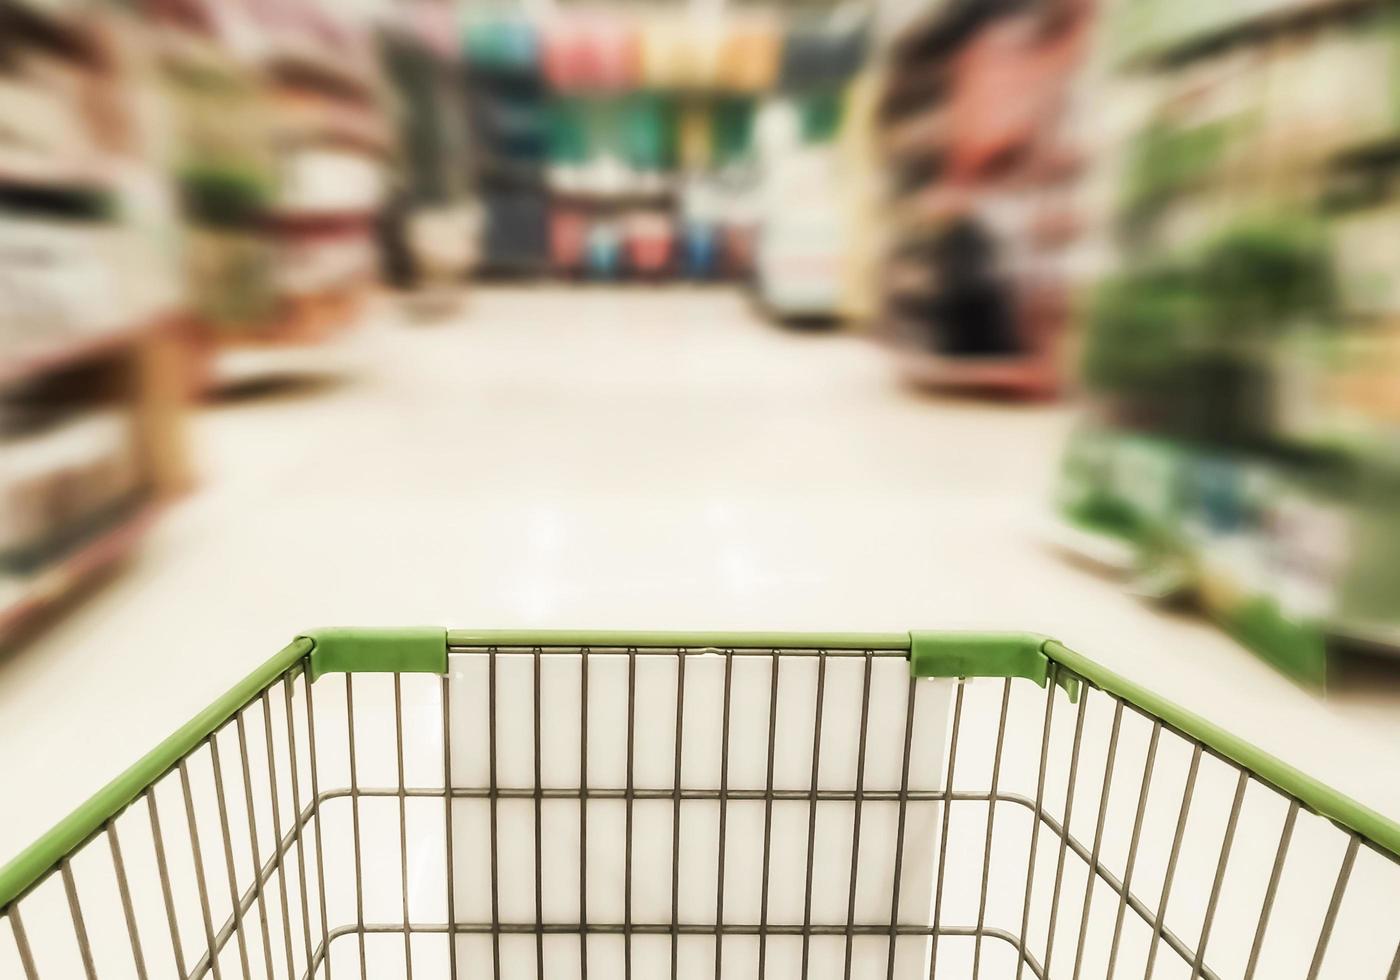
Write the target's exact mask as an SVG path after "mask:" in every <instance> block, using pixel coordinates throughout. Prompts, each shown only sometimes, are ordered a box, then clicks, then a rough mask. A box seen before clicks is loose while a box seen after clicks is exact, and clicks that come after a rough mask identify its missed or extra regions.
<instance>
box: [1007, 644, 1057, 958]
mask: <svg viewBox="0 0 1400 980" xmlns="http://www.w3.org/2000/svg"><path fill="white" fill-rule="evenodd" d="M1059 678H1060V666H1059V664H1051V665H1050V672H1049V676H1048V677H1047V678H1046V681H1045V726H1044V728H1043V729H1042V730H1041V733H1040V774H1039V775H1038V776H1037V777H1036V781H1035V812H1034V813H1032V814H1031V849H1030V856H1029V857H1028V858H1027V859H1026V898H1025V901H1024V903H1023V904H1022V906H1021V932H1020V937H1021V954H1022V955H1021V959H1020V962H1018V963H1017V964H1016V980H1021V976H1022V974H1023V973H1024V972H1025V969H1026V958H1027V954H1028V952H1029V951H1028V950H1027V947H1028V946H1029V945H1030V940H1029V938H1028V936H1027V933H1028V932H1029V930H1030V924H1031V897H1032V896H1033V895H1034V894H1035V852H1036V848H1037V846H1038V845H1039V844H1040V824H1041V820H1040V818H1041V816H1042V815H1043V814H1044V812H1045V765H1046V763H1047V762H1048V761H1049V758H1050V727H1051V724H1052V722H1053V720H1054V716H1055V685H1056V683H1057V682H1058V681H1059ZM1067 829H1068V828H1067Z"/></svg>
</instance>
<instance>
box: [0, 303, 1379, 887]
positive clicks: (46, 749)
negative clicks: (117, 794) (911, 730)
mask: <svg viewBox="0 0 1400 980" xmlns="http://www.w3.org/2000/svg"><path fill="white" fill-rule="evenodd" d="M392 321H393V318H392V317H391V316H388V315H386V316H383V317H379V318H378V321H377V322H376V323H374V324H372V325H371V326H370V327H369V328H368V329H366V330H365V331H363V332H362V333H361V334H359V335H358V336H357V337H356V339H355V341H354V343H353V345H351V347H350V348H349V349H347V350H346V351H344V352H342V358H341V359H342V362H343V363H342V365H341V372H342V375H343V377H342V379H341V380H340V381H338V382H335V383H327V384H325V385H322V386H320V387H317V388H314V389H311V390H297V391H288V392H282V393H270V394H268V395H267V396H266V397H261V398H252V399H246V400H242V401H240V402H238V403H236V404H232V405H228V406H225V407H221V408H219V409H217V410H213V411H208V412H205V413H202V414H201V415H200V417H199V418H198V419H197V420H196V421H195V423H194V433H193V435H194V437H195V439H196V441H197V447H198V451H199V457H200V465H201V470H202V474H203V487H202V489H201V490H200V492H199V493H198V494H196V495H195V496H193V497H192V498H191V499H189V500H188V501H187V502H185V503H183V504H181V505H180V506H179V507H178V508H177V509H176V510H175V511H174V512H173V513H172V514H171V515H170V517H169V519H168V520H167V521H166V522H165V523H164V524H163V525H162V526H161V527H160V529H159V530H158V531H157V533H156V534H155V535H154V537H153V538H152V539H151V540H150V542H149V544H148V546H147V547H146V548H145V549H143V551H142V553H141V554H140V556H139V557H138V559H137V560H136V561H134V562H133V563H132V565H131V567H130V568H128V569H127V570H126V571H125V573H124V574H123V575H121V576H120V577H119V578H118V579H117V580H115V581H114V582H112V583H111V584H110V586H109V587H107V588H105V589H103V590H102V591H100V592H99V593H97V594H96V595H94V596H93V597H92V598H91V599H90V600H89V601H87V602H85V603H84V604H83V605H82V606H81V607H79V608H78V609H77V610H75V611H74V612H73V613H72V614H71V615H69V616H67V617H66V618H65V619H64V620H63V621H62V622H61V623H59V624H58V625H57V626H56V627H55V628H53V629H52V630H50V631H48V632H47V633H45V634H44V635H43V636H42V637H41V638H40V639H39V641H38V642H35V643H34V644H32V645H31V646H29V647H28V648H26V649H25V650H23V651H21V652H20V653H19V654H18V655H15V656H13V657H11V658H10V659H8V660H7V661H5V662H4V663H0V786H3V787H4V792H3V794H0V798H3V801H4V802H3V805H0V859H4V858H6V857H8V856H10V855H12V854H13V853H14V852H16V851H17V850H18V849H19V848H20V847H22V846H23V845H24V844H26V843H28V841H29V840H30V839H32V838H33V837H34V836H35V835H36V834H38V833H39V832H40V831H42V830H43V829H45V828H46V827H47V826H48V825H49V824H51V823H52V822H53V821H54V820H56V819H57V818H58V817H59V816H61V815H62V814H63V813H65V812H66V811H67V810H68V809H70V808H71V807H73V806H74V805H76V804H77V803H79V802H80V801H81V800H82V799H83V798H85V797H86V796H87V795H88V794H89V793H91V792H92V791H93V790H94V789H96V788H97V787H98V786H99V785H100V784H101V783H102V782H103V781H105V780H106V779H108V778H109V777H111V776H112V775H114V774H116V773H117V772H118V771H119V770H120V769H121V768H123V767H124V766H125V765H126V764H127V763H129V762H131V761H132V760H133V759H134V758H135V757H136V756H137V755H139V754H140V753H141V752H142V751H144V750H145V749H147V748H149V747H150V746H152V745H154V744H155V743H156V742H157V741H158V740H159V739H160V738H161V737H162V736H164V735H165V734H167V733H168V732H169V731H171V730H172V729H173V728H175V727H176V726H177V725H178V724H180V723H181V722H183V721H185V720H186V719H187V718H188V717H189V716H190V715H192V714H193V713H194V712H195V711H197V710H198V709H199V708H201V707H202V706H203V705H204V704H206V703H207V702H208V701H210V700H211V699H212V698H214V697H215V696H216V695H217V694H219V693H220V692H222V691H223V690H225V689H226V688H228V687H229V686H230V685H232V684H233V682H234V681H235V680H236V679H237V678H239V677H240V676H241V675H243V674H244V673H245V672H247V671H248V670H249V669H250V668H251V667H252V666H254V665H255V664H256V663H257V662H260V661H261V660H262V659H264V658H265V657H266V656H268V655H269V654H270V653H272V652H273V651H275V650H276V649H277V648H278V647H280V646H281V645H282V643H283V642H284V641H285V640H287V639H288V638H289V637H291V636H292V635H293V634H294V633H295V632H296V631H298V630H299V629H303V628H306V627H308V626H314V625H322V624H364V625H378V624H408V623H433V624H445V625H449V626H541V627H545V626H575V627H604V626H607V627H654V628H686V627H691V628H745V627H767V628H775V629H846V630H860V629H880V630H902V629H908V628H913V627H919V628H927V627H958V628H978V627H995V628H1020V629H1031V630H1038V631H1042V632H1046V633H1051V634H1055V635H1058V636H1059V637H1061V638H1062V639H1064V640H1065V641H1067V642H1069V643H1070V644H1071V645H1073V646H1076V647H1078V648H1079V649H1081V650H1082V651H1083V652H1085V653H1087V654H1089V655H1091V656H1093V657H1095V658H1097V659H1099V660H1101V661H1103V662H1105V663H1107V664H1109V665H1111V666H1112V667H1114V668H1115V669H1117V670H1119V671H1121V672H1122V673H1125V674H1127V675H1129V676H1131V677H1133V678H1136V679H1138V680H1141V681H1143V682H1145V683H1147V684H1150V685H1151V686H1153V687H1155V688H1157V689H1159V690H1160V691H1162V692H1163V693H1165V694H1167V695H1168V696H1170V697H1171V698H1173V699H1175V700H1178V701H1180V702H1182V703H1184V704H1186V705H1187V706H1188V707H1191V708H1193V709H1195V710H1197V711H1199V712H1201V713H1203V714H1205V715H1207V716H1209V717H1211V718H1213V719H1215V720H1217V721H1219V722H1221V723H1222V724H1225V725H1227V726H1229V727H1231V728H1234V729H1235V730H1237V731H1238V732H1240V733H1241V734H1243V735H1245V736H1247V737H1249V738H1251V739H1253V740H1255V741H1257V742H1259V743H1261V744H1262V745H1264V746H1266V747H1267V748H1269V749H1270V750H1272V751H1274V752H1275V753H1276V754H1278V755H1281V756H1283V757H1284V758H1285V759H1287V760H1289V761H1291V762H1293V763H1294V764H1296V765H1298V766H1300V767H1301V768H1303V769H1306V770H1308V771H1310V772H1313V773H1316V774H1317V775H1319V776H1322V777H1324V778H1325V779H1327V780H1329V781H1331V782H1333V783H1335V784H1337V785H1338V786H1339V787H1341V788H1342V789H1343V790H1345V791H1346V792H1348V793H1351V794H1352V795H1354V796H1356V797H1358V798H1360V799H1361V800H1363V801H1364V802H1367V803H1369V804H1370V805H1372V806H1374V807H1376V808H1378V809H1381V810H1382V811H1383V812H1386V813H1388V814H1392V815H1400V763H1397V759H1400V690H1397V687H1396V685H1394V684H1391V685H1389V686H1387V685H1385V684H1380V685H1375V686H1370V687H1367V688H1365V689H1364V690H1360V691H1357V690H1352V691H1349V692H1347V693H1346V694H1344V695H1343V696H1334V697H1333V698H1332V699H1330V700H1328V701H1321V700H1318V699H1317V698H1315V697H1314V696H1313V695H1311V694H1309V693H1307V692H1304V691H1302V690H1299V689H1298V688H1296V687H1294V686H1293V685H1292V684H1290V683H1289V682H1288V681H1286V680H1284V679H1283V678H1281V677H1280V676H1278V675H1277V674H1276V673H1274V672H1273V671H1272V670H1271V669H1270V668H1268V667H1267V666H1265V665H1264V664H1262V663H1261V662H1259V661H1258V660H1256V659H1255V658H1254V657H1252V656H1250V655H1249V654H1247V653H1245V652H1243V651H1242V650H1240V649H1239V648H1237V647H1236V646H1235V645H1234V644H1233V643H1231V642H1230V641H1228V640H1227V639H1225V638H1223V637H1222V636H1221V635H1220V634H1219V633H1218V632H1217V631H1215V630H1214V629H1212V628H1211V627H1209V626H1207V625H1204V624H1202V623H1199V622H1197V621H1195V620H1192V619H1190V618H1183V617H1175V616H1168V615H1166V614H1164V613H1161V612H1159V611H1156V610H1154V609H1152V608H1150V607H1147V606H1145V605H1143V604H1141V603H1140V602H1138V601H1136V600H1134V599H1132V598H1129V597H1127V596H1125V595H1123V594H1122V593H1121V592H1120V591H1119V589H1118V588H1117V587H1116V586H1115V585H1113V584H1112V583H1110V582H1108V581H1106V580H1105V579H1104V578H1103V577H1101V576H1098V575H1095V574H1092V573H1090V572H1087V571H1085V570H1082V569H1077V568H1075V567H1072V566H1071V565H1069V564H1068V563H1066V562H1065V561H1064V560H1063V559H1062V558H1061V557H1060V556H1058V555H1056V554H1054V553H1052V552H1051V551H1050V550H1049V549H1048V548H1046V547H1044V546H1043V544H1042V543H1041V541H1040V530H1039V522H1040V521H1041V520H1042V518H1043V517H1044V514H1045V511H1046V506H1047V500H1048V499H1049V493H1050V486H1051V483H1052V479H1053V473H1054V467H1055V462H1056V456H1057V452H1058V445H1059V443H1060V441H1061V439H1062V438H1063V436H1064V434H1065V432H1066V431H1067V429H1068V427H1069V425H1070V424H1071V421H1072V416H1071V413H1070V412H1069V411H1068V410H1066V409H1059V408H1052V409H1046V408H1027V407H1010V406H997V405H988V404H979V403H975V402H968V401H961V400H954V399H946V398H930V397H927V396H918V395H915V394H912V393H910V392H907V391H904V390H901V389H900V388H899V387H898V386H896V385H895V384H894V382H893V377H892V373H891V371H890V370H889V366H888V365H887V364H886V363H885V360H884V357H883V355H882V352H881V351H880V350H878V349H877V348H876V347H874V346H873V345H871V344H868V343H867V342H865V341H862V340H860V339H858V338H853V337H849V336H802V335H795V334H792V333H788V332H783V331H780V330H778V329H776V328H773V327H771V326H768V325H766V324H764V323H763V322H761V321H760V320H758V319H757V318H756V317H755V316H754V314H753V313H752V312H751V311H750V309H749V306H748V304H747V302H746V301H745V300H744V299H743V298H742V297H741V296H738V295H736V294H732V293H729V292H724V291H695V290H670V289H666V290H658V291H651V292H643V291H631V290H594V289H557V288H552V289H536V290H525V289H509V290H491V291H481V292H478V293H477V294H476V295H475V296H474V297H473V298H472V300H471V302H470V304H469V307H468V308H467V310H466V311H465V312H464V314H463V315H462V316H461V317H460V319H459V320H457V321H453V322H450V323H446V324H440V325H434V326H404V325H400V324H397V323H395V322H392Z"/></svg>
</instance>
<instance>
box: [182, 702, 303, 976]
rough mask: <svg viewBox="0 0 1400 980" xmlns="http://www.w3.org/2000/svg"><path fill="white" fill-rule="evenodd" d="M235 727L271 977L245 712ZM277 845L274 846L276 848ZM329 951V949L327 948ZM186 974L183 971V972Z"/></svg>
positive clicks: (265, 961)
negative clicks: (244, 721)
mask: <svg viewBox="0 0 1400 980" xmlns="http://www.w3.org/2000/svg"><path fill="white" fill-rule="evenodd" d="M233 720H234V727H235V729H236V730H237V732H238V755H239V761H240V762H241V763H242V769H243V802H244V803H245V804H246V809H247V814H246V816H247V819H248V843H249V849H250V850H251V851H252V855H253V888H254V890H255V892H256V895H257V900H258V925H259V927H260V931H261V933H262V948H263V966H264V967H265V968H266V970H267V975H268V976H269V977H271V976H272V975H273V972H272V936H271V932H270V931H269V928H268V922H267V896H266V894H265V892H264V884H263V878H262V874H261V869H262V866H263V865H262V854H261V848H260V847H259V845H258V818H257V813H256V807H255V806H254V805H253V774H252V767H251V766H250V765H249V764H248V732H247V727H246V726H245V725H244V723H243V712H242V711H240V712H239V713H238V714H237V715H235V716H234V719H233ZM276 846H277V845H276V844H274V845H273V847H274V848H275V847H276ZM327 948H328V949H329V947H327ZM181 972H182V973H183V972H184V971H183V970H182V971H181Z"/></svg>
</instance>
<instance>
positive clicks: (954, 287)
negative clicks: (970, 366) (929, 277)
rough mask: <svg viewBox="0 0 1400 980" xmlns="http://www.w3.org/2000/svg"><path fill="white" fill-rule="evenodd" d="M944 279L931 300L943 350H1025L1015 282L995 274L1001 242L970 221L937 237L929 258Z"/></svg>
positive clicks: (932, 323) (936, 340)
mask: <svg viewBox="0 0 1400 980" xmlns="http://www.w3.org/2000/svg"><path fill="white" fill-rule="evenodd" d="M930 258H931V260H932V263H933V267H934V270H935V278H936V280H937V281H938V282H941V283H943V284H944V285H943V287H942V289H940V290H939V291H938V292H937V293H936V294H935V295H934V296H933V298H932V299H931V301H930V302H929V303H928V305H927V307H926V310H927V313H928V314H929V324H928V326H929V339H930V340H931V341H932V346H933V347H935V348H936V349H937V350H938V351H940V352H941V353H944V354H949V355H953V356H960V357H977V356H983V357H986V356H1006V355H1009V354H1018V353H1021V352H1022V344H1021V342H1020V340H1019V339H1018V337H1017V331H1016V318H1015V311H1014V308H1013V303H1012V300H1011V295H1010V285H1009V283H1007V282H1005V281H1004V280H1003V279H1002V278H1001V277H1000V276H999V275H998V274H997V272H996V243H995V242H994V241H993V240H992V237H991V235H990V234H989V233H987V232H986V231H984V230H983V229H982V228H981V227H979V226H978V225H977V224H976V223H974V222H973V221H971V220H966V219H964V220H960V221H957V222H955V223H954V224H953V225H952V227H950V228H949V229H948V230H947V231H946V232H944V233H943V234H942V235H940V236H939V237H938V238H936V239H935V240H934V242H933V245H932V247H931V256H930Z"/></svg>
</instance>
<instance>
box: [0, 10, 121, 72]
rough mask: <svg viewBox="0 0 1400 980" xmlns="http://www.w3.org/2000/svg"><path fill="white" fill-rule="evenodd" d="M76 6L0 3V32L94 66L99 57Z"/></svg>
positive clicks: (98, 51)
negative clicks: (20, 37)
mask: <svg viewBox="0 0 1400 980" xmlns="http://www.w3.org/2000/svg"><path fill="white" fill-rule="evenodd" d="M76 8H77V4H75V3H68V2H58V3H55V2H49V3H41V2H36V0H0V32H3V33H5V34H10V33H14V34H15V35H18V36H23V37H25V38H27V39H29V40H30V41H33V42H35V43H36V44H38V45H40V46H42V47H44V48H46V49H47V50H49V51H52V52H55V53H57V54H60V55H63V56H64V57H68V58H73V59H75V60H77V61H80V62H84V63H89V64H96V63H98V62H99V61H100V58H101V54H100V50H99V48H98V46H97V44H96V43H94V40H93V36H92V34H91V32H90V30H89V28H88V24H87V22H86V21H84V20H83V18H82V17H80V16H79V15H78V13H77V9H76Z"/></svg>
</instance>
